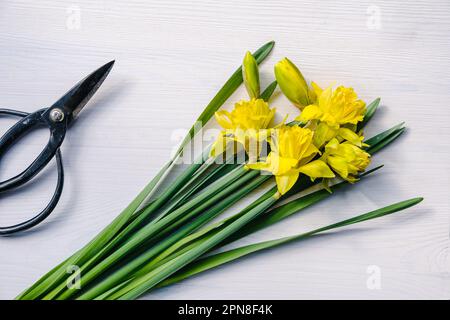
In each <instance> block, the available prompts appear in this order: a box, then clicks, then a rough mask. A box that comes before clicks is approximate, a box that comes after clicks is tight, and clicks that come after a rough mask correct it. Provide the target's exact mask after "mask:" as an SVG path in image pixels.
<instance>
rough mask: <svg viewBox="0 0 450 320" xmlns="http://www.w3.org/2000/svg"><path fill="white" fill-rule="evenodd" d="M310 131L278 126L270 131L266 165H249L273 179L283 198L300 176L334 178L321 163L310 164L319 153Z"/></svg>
mask: <svg viewBox="0 0 450 320" xmlns="http://www.w3.org/2000/svg"><path fill="white" fill-rule="evenodd" d="M312 141H313V131H311V130H310V129H305V128H300V127H298V126H292V127H289V126H281V127H280V128H278V129H276V130H273V132H272V135H271V138H270V146H271V152H270V153H269V155H268V156H267V158H266V160H265V162H259V163H254V164H248V165H247V167H248V168H250V169H255V170H264V171H269V172H271V173H272V174H273V175H275V179H276V183H277V187H278V192H279V193H280V194H281V195H283V194H285V193H286V192H288V191H289V189H291V188H292V186H293V185H294V184H295V182H296V181H297V180H298V177H299V174H300V173H303V174H305V175H307V176H309V177H311V178H312V179H315V178H321V177H322V178H333V177H334V176H335V175H334V173H333V172H332V171H331V170H330V168H329V167H328V166H327V164H326V163H325V162H323V161H321V160H315V161H311V160H312V159H313V158H314V156H315V155H317V154H318V153H319V150H318V149H317V148H316V147H315V146H314V144H313V142H312Z"/></svg>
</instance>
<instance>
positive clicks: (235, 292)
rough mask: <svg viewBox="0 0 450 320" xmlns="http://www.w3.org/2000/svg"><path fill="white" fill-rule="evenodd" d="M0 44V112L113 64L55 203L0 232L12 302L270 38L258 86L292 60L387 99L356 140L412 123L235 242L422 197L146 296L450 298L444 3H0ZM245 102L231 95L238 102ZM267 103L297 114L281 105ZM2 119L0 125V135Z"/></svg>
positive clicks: (45, 100) (77, 129)
mask: <svg viewBox="0 0 450 320" xmlns="http://www.w3.org/2000/svg"><path fill="white" fill-rule="evenodd" d="M0 39H1V40H0V56H1V62H0V106H2V107H4V106H5V107H14V108H19V109H21V110H24V111H34V110H36V109H37V108H40V107H44V106H48V105H49V104H50V103H52V102H53V101H54V100H55V99H57V98H58V97H59V95H61V94H62V93H64V92H65V90H66V89H68V88H69V87H70V86H71V85H72V84H73V83H74V82H75V81H78V80H79V79H80V78H81V77H82V76H84V75H85V74H86V73H87V72H89V71H91V70H93V69H95V68H96V67H98V66H100V65H101V64H103V63H105V62H107V61H109V60H111V59H116V61H117V63H116V65H115V67H114V70H113V72H112V73H111V74H110V76H109V77H108V79H107V81H106V82H105V84H104V85H103V86H102V88H101V89H100V91H99V92H98V93H97V95H96V96H95V97H94V99H93V101H92V102H91V103H90V104H89V105H88V106H87V107H86V109H85V110H84V111H83V113H82V114H81V117H80V119H78V121H77V123H76V124H75V125H74V126H73V127H72V128H71V130H70V131H69V133H68V136H67V137H66V140H65V142H64V146H63V148H62V152H63V159H64V164H65V169H66V185H65V189H64V193H63V196H62V199H61V201H60V203H59V205H58V207H57V208H56V210H55V211H54V213H53V214H52V216H51V217H50V218H49V219H48V220H47V221H46V222H45V223H43V224H42V225H41V226H39V227H37V228H35V229H33V230H32V231H30V232H26V233H24V234H22V235H20V236H17V237H11V238H0V298H3V299H10V298H13V297H14V296H15V295H17V294H18V293H19V292H20V291H21V290H23V289H24V288H26V287H27V286H29V285H31V284H32V283H33V282H34V281H35V280H37V279H38V277H39V276H41V275H42V274H43V273H44V272H46V271H48V270H49V269H50V268H51V267H53V266H54V265H56V264H57V263H58V262H60V261H61V260H62V259H63V258H65V257H67V256H68V255H69V254H71V253H73V252H74V251H75V250H76V249H78V248H80V247H81V246H82V245H84V244H85V243H86V242H87V241H88V240H90V239H91V238H92V237H93V236H94V235H96V234H97V233H98V232H99V231H100V230H101V229H102V228H103V227H104V226H105V225H106V224H107V223H108V222H110V221H111V220H112V219H113V218H114V217H115V216H116V215H117V214H118V212H119V211H120V210H121V209H122V208H124V207H125V206H126V205H127V204H128V202H129V201H130V200H131V199H132V198H133V196H134V195H135V194H137V192H138V191H139V190H140V188H141V187H142V186H143V185H144V184H145V183H146V182H147V181H149V179H150V178H151V177H152V176H153V175H154V174H155V173H156V172H157V170H158V169H159V168H160V167H161V166H162V165H163V163H164V162H165V161H166V160H167V159H168V158H169V155H170V152H171V151H172V149H173V148H174V147H175V146H176V144H177V142H178V141H176V139H174V138H176V136H177V132H178V133H179V131H177V130H179V129H180V128H184V129H186V128H188V127H189V126H190V125H191V123H192V122H193V120H194V119H195V118H196V117H197V116H198V114H199V113H200V112H201V110H202V109H203V107H204V106H205V105H206V104H207V102H208V101H209V100H210V98H212V96H213V95H214V94H215V92H216V91H217V90H218V89H219V88H220V86H221V85H222V84H223V82H224V81H225V80H226V79H227V78H228V76H229V75H230V74H231V72H232V71H234V70H235V68H236V67H237V65H238V64H239V63H240V62H241V59H242V57H243V55H244V52H245V51H246V50H248V49H250V50H253V49H256V48H257V47H259V46H260V45H262V44H263V43H265V42H266V41H268V40H272V39H273V40H276V42H277V45H276V48H275V50H274V52H273V54H272V55H271V57H270V59H268V60H267V61H266V63H264V65H263V68H262V72H263V79H262V83H263V84H267V83H269V81H271V80H272V79H273V75H272V68H273V64H274V63H275V62H276V61H277V60H278V59H280V58H282V57H284V56H288V57H290V58H291V60H293V61H294V62H296V63H297V64H298V65H299V66H300V67H301V68H302V70H303V73H304V74H305V75H306V76H307V78H309V79H314V80H315V81H317V82H318V83H319V84H322V85H327V84H328V83H330V82H333V81H335V82H336V83H339V84H340V83H343V84H345V85H348V86H353V87H354V88H355V89H356V90H357V92H358V93H359V94H360V96H361V97H362V98H363V99H365V100H367V101H370V100H372V99H374V98H376V97H377V96H381V97H382V105H383V106H382V108H381V110H380V111H379V114H377V116H376V118H375V119H374V121H373V123H372V124H371V125H370V127H369V128H368V130H367V136H371V135H372V134H374V133H377V132H379V131H381V130H383V129H385V128H388V127H390V126H392V125H394V124H396V123H398V122H400V121H406V123H407V125H408V128H409V129H408V131H407V133H406V134H405V135H404V136H403V137H402V138H401V139H400V140H399V141H398V142H396V143H395V145H394V146H393V147H391V148H389V149H388V150H385V151H383V152H381V153H380V154H379V155H377V156H376V157H375V158H374V160H373V162H374V164H381V163H384V164H385V165H386V166H385V168H384V169H382V170H381V171H380V172H379V173H377V174H375V175H373V176H372V177H371V178H368V179H366V180H365V181H363V182H361V183H360V184H358V185H357V186H354V187H352V188H347V189H345V190H343V191H340V192H337V193H336V195H334V196H333V197H332V198H330V199H329V200H327V201H324V202H323V203H321V204H319V205H316V206H314V207H313V208H310V209H308V210H306V211H304V212H303V213H301V214H299V215H297V216H294V217H293V218H290V219H288V220H287V221H284V222H282V223H280V224H279V225H277V226H275V227H272V228H270V229H267V230H265V231H263V232H260V233H258V234H256V235H254V236H252V237H250V238H249V239H246V240H245V241H241V242H240V243H241V244H242V243H250V242H252V241H258V240H263V239H271V238H276V237H280V236H283V235H290V234H295V233H298V232H301V231H305V230H309V229H311V228H313V227H316V226H321V225H323V224H325V223H330V222H334V221H337V220H340V219H343V218H345V217H350V216H352V215H356V214H360V213H364V212H367V211H369V210H371V209H374V208H377V207H380V206H383V205H387V204H389V203H393V202H396V201H399V200H403V199H406V198H411V197H414V196H424V197H425V201H424V202H423V203H422V204H420V205H419V206H417V207H415V208H412V209H410V210H408V211H406V212H405V213H404V214H397V215H394V216H390V217H386V218H383V219H380V220H377V221H372V222H368V223H364V224H361V225H358V226H355V227H351V228H347V229H346V230H343V231H341V232H337V233H334V234H329V235H326V236H323V237H320V238H317V239H315V240H311V241H307V242H302V243H295V244H291V245H289V246H285V247H283V248H279V249H277V250H273V251H270V252H266V253H263V254H259V255H256V256H252V257H250V258H247V259H245V260H242V261H240V262H239V263H234V264H231V265H228V266H225V267H223V268H221V269H220V270H214V271H211V272H208V273H205V274H203V275H200V276H198V277H196V278H195V279H190V280H187V281H185V282H182V283H180V284H178V285H175V286H171V287H168V288H166V289H163V290H157V291H155V292H154V293H152V294H149V295H147V296H146V297H145V298H148V299H186V298H189V299H214V298H224V299H228V298H233V299H259V298H261V299H262V298H267V299H278V298H280V299H315V298H321V299H335V298H338V299H341V298H342V299H348V298H356V299H384V298H387V299H396V298H402V299H403V298H404V299H430V298H436V299H448V298H450V257H449V247H450V246H449V244H450V241H449V222H450V219H449V213H450V207H449V191H450V180H449V167H450V164H449V160H450V153H449V142H448V141H449V139H450V126H449V120H450V116H449V115H450V111H449V110H450V107H449V101H450V90H449V86H450V58H449V52H450V2H448V0H435V1H425V0H410V1H400V0H395V1H387V0H378V1H360V0H359V1H356V0H353V1H343V0H339V1H336V0H329V1H320V2H319V1H313V0H306V1H294V0H277V1H256V0H253V1H249V0H233V1H221V2H218V1H216V2H214V3H213V2H210V1H201V0H194V1H189V2H188V1H181V0H173V1H162V0H160V1H158V0H127V1H124V0H122V1H112V0H111V1H106V0H104V1H95V2H94V1H88V0H78V1H76V0H75V1H65V0H63V1H47V0H44V1H32V0H15V1H10V0H4V1H2V2H1V3H0ZM244 96H245V94H244V91H243V89H242V88H241V89H240V90H239V92H238V93H237V94H236V95H235V96H233V100H236V99H238V98H240V97H244ZM275 103H276V104H277V107H278V109H279V110H280V112H286V111H289V112H290V114H291V115H292V116H295V115H296V114H297V111H296V110H295V108H293V107H291V106H290V105H289V103H288V102H287V101H286V100H283V99H278V100H276V101H275ZM227 106H228V107H229V106H230V104H228V105H227ZM12 123H13V122H12V120H11V119H6V118H1V119H0V128H1V129H0V131H2V132H4V131H5V130H6V129H7V128H8V127H9V126H10V125H11V124H12ZM47 135H48V134H47V132H45V131H44V130H42V131H38V132H37V133H36V134H34V135H32V136H30V137H27V138H26V139H24V141H23V144H21V147H20V148H14V149H13V150H11V152H10V153H8V154H7V155H6V156H4V157H3V158H2V159H1V160H0V166H1V167H0V177H1V178H2V179H4V178H7V177H8V176H11V175H12V174H13V173H17V172H18V171H19V170H20V169H22V168H24V167H25V166H26V165H27V164H28V163H29V162H30V161H31V159H32V157H33V156H35V155H37V153H38V152H39V151H40V149H41V148H42V146H43V144H44V143H45V141H46V139H47ZM54 169H55V168H54V167H52V168H50V169H49V170H47V171H46V173H45V174H42V175H40V177H39V178H38V179H37V180H38V181H36V183H33V184H32V185H30V186H29V187H27V188H23V189H22V190H21V191H20V192H15V193H14V194H7V195H6V194H5V195H1V198H0V224H1V225H6V224H11V223H14V222H19V221H22V220H23V219H25V218H27V217H31V216H32V214H33V213H35V212H36V211H37V210H38V209H39V208H42V207H43V206H44V204H45V203H46V201H48V199H49V197H50V195H51V192H52V191H53V188H54V185H55V178H56V174H55V173H56V171H55V170H54ZM234 210H236V208H234Z"/></svg>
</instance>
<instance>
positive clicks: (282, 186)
mask: <svg viewBox="0 0 450 320" xmlns="http://www.w3.org/2000/svg"><path fill="white" fill-rule="evenodd" d="M298 176H299V174H298V173H297V172H295V173H292V174H286V175H280V176H275V181H276V182H277V188H278V192H279V193H281V194H282V195H283V194H285V193H286V192H288V191H289V190H290V189H291V188H292V187H293V186H294V184H295V183H296V182H297V179H298Z"/></svg>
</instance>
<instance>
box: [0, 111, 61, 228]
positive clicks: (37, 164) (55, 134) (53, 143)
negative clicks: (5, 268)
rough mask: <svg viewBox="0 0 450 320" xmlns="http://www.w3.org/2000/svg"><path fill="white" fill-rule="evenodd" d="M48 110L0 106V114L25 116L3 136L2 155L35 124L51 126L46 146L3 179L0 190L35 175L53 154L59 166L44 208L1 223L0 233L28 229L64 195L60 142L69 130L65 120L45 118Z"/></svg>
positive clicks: (1, 139)
mask: <svg viewBox="0 0 450 320" xmlns="http://www.w3.org/2000/svg"><path fill="white" fill-rule="evenodd" d="M47 111H48V110H46V109H42V110H39V111H37V112H34V113H31V114H29V113H26V112H22V111H17V110H11V109H0V115H1V114H5V115H11V116H19V117H23V119H21V120H20V121H18V122H17V123H16V124H15V125H14V126H12V127H11V128H10V129H9V130H8V131H7V132H6V133H5V134H4V136H3V137H2V138H0V156H1V155H2V154H3V153H4V152H6V151H7V149H8V148H9V147H11V146H12V145H13V144H14V143H16V142H17V141H18V140H19V139H20V138H21V137H22V136H23V135H24V134H25V133H27V132H29V131H30V130H32V129H33V128H34V127H37V126H39V125H45V126H47V127H49V128H50V139H49V142H48V144H47V146H46V147H45V148H44V150H43V151H42V152H41V153H40V154H39V156H38V157H37V158H36V160H34V161H33V163H32V164H31V165H30V166H29V167H28V168H27V169H25V170H24V171H23V172H22V173H20V174H19V175H17V176H15V177H13V178H11V179H8V180H6V181H4V182H2V183H0V192H1V191H6V190H10V189H13V188H15V187H18V186H21V185H23V184H24V183H26V182H27V181H29V180H30V179H32V178H33V177H34V176H35V175H36V174H38V173H39V172H40V171H41V170H42V169H43V168H44V167H45V165H46V164H47V163H48V162H49V161H50V160H51V158H52V157H53V156H55V157H56V164H57V170H58V182H57V184H56V189H55V192H54V194H53V196H52V199H51V200H50V202H49V203H48V204H47V206H46V207H45V208H44V210H42V211H41V212H40V213H39V214H38V215H36V216H35V217H33V218H31V219H29V220H27V221H25V222H22V223H19V224H16V225H13V226H8V227H0V235H10V234H13V233H16V232H19V231H23V230H26V229H29V228H31V227H33V226H35V225H37V224H39V223H40V222H42V221H43V220H44V219H45V218H47V217H48V216H49V215H50V213H51V212H52V211H53V209H54V208H55V207H56V204H57V203H58V201H59V199H60V197H61V193H62V189H63V186H64V169H63V164H62V157H61V151H60V150H59V146H60V145H61V143H62V141H63V139H64V135H65V132H66V124H64V123H59V124H58V123H57V124H54V123H53V122H52V121H48V120H46V118H48V116H49V113H48V112H47ZM61 122H62V121H61Z"/></svg>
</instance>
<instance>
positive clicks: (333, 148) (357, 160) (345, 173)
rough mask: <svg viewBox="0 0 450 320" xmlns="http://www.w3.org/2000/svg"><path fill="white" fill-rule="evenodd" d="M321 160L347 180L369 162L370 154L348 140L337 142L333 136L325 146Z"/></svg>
mask: <svg viewBox="0 0 450 320" xmlns="http://www.w3.org/2000/svg"><path fill="white" fill-rule="evenodd" d="M321 160H322V161H324V162H326V163H327V164H328V165H329V166H330V167H331V168H332V169H333V171H335V172H336V173H337V174H339V175H340V176H341V177H342V178H343V179H345V180H347V181H349V182H355V181H357V180H358V179H357V178H356V176H357V175H358V174H359V173H361V172H363V171H364V170H365V169H366V167H367V166H368V165H369V164H370V155H369V154H368V153H367V152H365V151H364V150H362V149H361V148H359V147H357V146H355V145H354V144H352V143H351V142H349V141H344V142H341V143H340V142H339V141H338V140H337V139H336V138H333V139H332V140H331V141H330V142H328V143H327V145H326V146H325V152H324V154H323V155H322V157H321Z"/></svg>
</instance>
